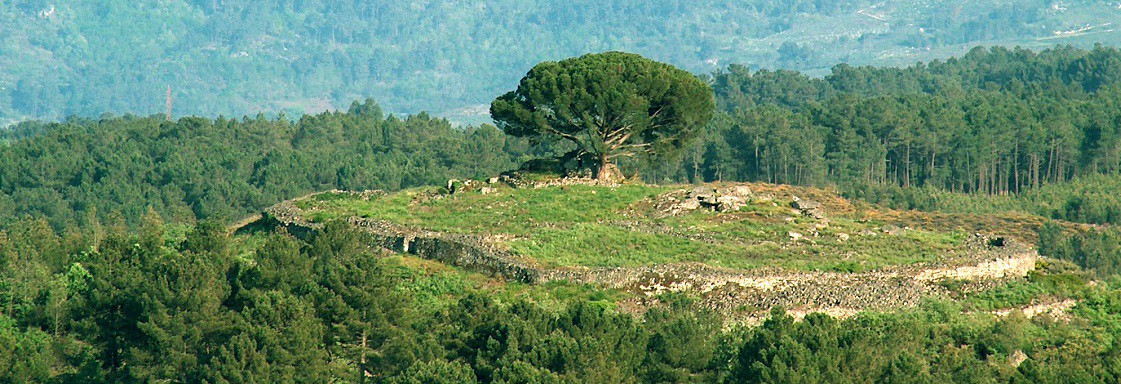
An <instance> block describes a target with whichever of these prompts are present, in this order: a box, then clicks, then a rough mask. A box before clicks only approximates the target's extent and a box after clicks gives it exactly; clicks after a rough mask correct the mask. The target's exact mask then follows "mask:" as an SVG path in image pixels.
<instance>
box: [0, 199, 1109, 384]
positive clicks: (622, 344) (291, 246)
mask: <svg viewBox="0 0 1121 384" xmlns="http://www.w3.org/2000/svg"><path fill="white" fill-rule="evenodd" d="M3 233H4V236H0V256H2V257H0V263H2V264H0V266H2V267H3V268H0V271H2V273H0V303H3V306H2V307H0V351H3V352H4V353H0V381H4V382H90V383H98V382H113V383H119V382H151V381H170V382H212V383H226V382H230V383H234V382H278V381H283V382H328V381H332V382H361V381H362V380H366V381H367V382H386V383H416V382H422V383H462V382H475V381H479V382H508V383H510V382H558V383H569V382H571V383H577V382H634V383H640V382H641V383H665V382H707V383H721V382H726V383H733V382H735V383H742V382H785V383H797V382H822V381H828V382H865V381H883V382H896V381H898V382H913V381H914V380H915V379H916V378H920V379H922V380H924V381H926V382H1006V381H1024V382H1056V381H1065V380H1071V381H1076V382H1111V381H1115V380H1117V379H1119V378H1121V377H1119V376H1118V375H1119V374H1121V372H1118V371H1117V368H1118V367H1119V366H1121V365H1119V364H1117V363H1118V362H1121V360H1119V353H1121V352H1119V349H1118V344H1117V343H1116V342H1114V341H1111V340H1117V337H1119V336H1121V334H1118V329H1121V323H1118V319H1121V316H1119V315H1121V305H1119V303H1121V294H1118V292H1117V291H1116V290H1113V289H1112V288H1109V287H1112V285H1109V286H1105V285H1099V286H1097V287H1089V286H1086V285H1085V281H1084V280H1081V279H1082V278H1081V277H1080V276H1078V275H1077V274H1075V275H1071V274H1057V275H1051V276H1040V277H1037V279H1050V281H1053V282H1054V283H1051V285H1052V286H1054V285H1055V284H1058V286H1061V287H1065V288H1062V289H1064V290H1066V291H1068V292H1069V294H1070V295H1072V296H1073V297H1076V298H1079V299H1081V300H1083V304H1081V305H1079V306H1078V307H1076V308H1075V310H1074V313H1073V314H1072V315H1071V316H1076V317H1077V320H1074V321H1065V320H1061V319H1053V318H1050V317H1048V316H1045V315H1044V316H1037V317H1035V318H1034V319H1031V320H1029V319H1026V318H1025V317H1023V316H1020V315H1012V316H1009V317H1006V318H994V317H993V316H992V315H990V314H986V313H981V314H963V312H962V307H960V306H958V305H957V304H953V303H950V302H930V303H928V304H926V305H924V306H922V307H920V308H917V309H912V310H906V311H902V312H899V313H890V314H863V315H859V316H857V317H854V318H851V319H847V320H837V319H833V318H829V317H826V316H824V315H811V316H809V317H807V318H805V319H804V320H802V321H800V322H795V321H794V320H793V319H792V318H791V317H789V316H787V315H785V314H783V313H782V312H781V310H779V311H777V312H775V314H774V316H773V317H772V318H771V319H770V320H768V321H767V322H765V323H764V324H763V325H762V326H760V327H757V328H751V329H743V328H738V327H737V328H731V329H727V330H725V328H724V325H723V323H722V321H721V319H720V318H719V317H717V316H715V315H714V314H713V313H710V312H707V311H698V310H697V309H696V308H695V307H693V306H691V305H690V304H689V300H690V299H689V298H688V297H685V296H680V295H669V296H664V297H662V298H661V299H662V300H664V302H665V303H667V305H665V306H661V307H654V308H651V309H650V310H649V311H647V312H646V313H645V314H644V315H642V316H641V317H640V318H637V319H636V318H634V317H632V316H631V315H628V314H623V313H619V312H617V311H616V310H615V309H613V308H614V307H613V304H612V301H613V299H614V298H613V297H612V296H613V295H618V293H612V292H603V291H596V290H593V289H590V288H587V287H578V286H568V285H564V284H551V285H546V286H538V287H526V286H521V285H518V284H509V285H504V284H503V283H496V282H493V281H491V280H489V279H484V278H481V277H479V276H476V275H472V274H468V273H465V272H461V271H456V270H454V269H451V268H447V267H439V266H433V265H430V264H425V262H419V261H416V260H411V259H403V258H400V257H381V256H380V255H379V254H377V253H376V252H372V251H370V250H369V249H368V248H367V247H366V246H365V244H366V243H365V240H364V239H363V237H362V235H361V234H360V233H359V232H355V231H353V230H351V229H349V228H348V227H347V226H346V225H345V224H341V223H338V222H334V223H331V224H328V225H327V227H326V229H325V230H324V231H322V232H320V233H318V234H316V235H315V236H314V237H313V238H312V239H310V241H308V242H304V241H301V240H297V239H295V238H292V237H290V236H289V235H287V234H283V233H272V232H259V233H256V234H253V235H251V237H248V238H244V237H243V238H229V237H227V236H226V235H225V231H224V229H223V227H222V226H220V225H216V223H214V222H204V223H202V224H200V225H198V226H196V227H186V228H184V227H180V226H173V225H165V224H163V223H161V222H160V219H159V216H158V215H157V214H155V213H154V212H151V213H149V214H148V215H146V217H145V219H144V223H143V225H142V228H141V229H140V230H139V231H136V232H132V233H131V234H129V233H127V232H126V230H125V229H124V228H123V227H122V226H119V225H107V226H105V227H104V228H103V229H101V230H99V231H87V232H85V233H77V232H75V233H70V234H67V235H65V236H56V235H54V234H53V233H52V231H51V230H50V229H49V227H48V226H47V225H46V223H44V222H42V221H26V222H19V223H14V224H13V225H12V228H11V229H9V230H7V231H4V232H3ZM1045 271H1046V270H1041V272H1045ZM496 284H497V285H496ZM496 287H497V288H496ZM1029 289H1032V288H1025V286H1023V285H1012V286H1009V287H1008V288H1007V289H1005V290H1004V291H1001V292H1002V293H1001V294H1000V295H999V296H993V297H989V298H985V297H979V299H981V300H984V301H980V302H978V301H976V300H975V301H973V302H970V305H971V306H973V307H982V308H983V307H985V305H986V304H985V303H1002V302H1011V303H1019V302H1020V301H1017V299H1016V298H1015V297H1022V296H1018V295H1021V293H1022V292H1025V290H1029ZM1054 289H1056V288H1045V289H1044V291H1053V290H1054ZM1037 291H1038V289H1037ZM1009 296H1013V297H1012V298H1009ZM616 298H617V297H616ZM1021 354H1022V356H1021ZM1016 356H1021V357H1023V358H1024V360H1023V361H1022V362H1021V363H1016V362H1015V361H1014V360H1013V359H1014V358H1015V357H1016Z"/></svg>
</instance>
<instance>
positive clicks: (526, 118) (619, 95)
mask: <svg viewBox="0 0 1121 384" xmlns="http://www.w3.org/2000/svg"><path fill="white" fill-rule="evenodd" d="M714 109H715V101H714V99H713V93H712V89H711V88H710V87H709V86H708V84H705V83H704V82H703V81H701V80H700V79H698V78H697V77H696V76H694V75H693V74H691V73H689V72H686V71H684V70H681V69H678V68H676V67H674V66H672V65H669V64H665V63H659V62H656V61H653V60H650V59H647V58H644V57H642V56H639V55H636V54H631V53H623V52H606V53H599V54H588V55H584V56H580V57H577V58H571V59H567V60H563V61H560V62H552V61H548V62H544V63H541V64H538V65H536V66H534V67H533V69H531V70H530V71H529V73H528V74H526V76H525V77H524V78H522V80H521V83H520V84H519V85H518V89H517V90H514V91H511V92H507V93H506V94H504V95H502V96H499V97H498V98H497V99H495V100H494V102H493V103H491V107H490V113H491V116H492V117H493V118H494V120H495V122H496V123H497V124H498V126H499V128H501V129H502V130H503V131H505V132H506V133H507V134H509V135H512V136H517V137H532V138H537V139H539V140H542V141H551V140H562V139H563V140H568V141H571V142H572V143H574V144H576V146H577V150H578V151H580V152H581V153H584V154H589V155H592V156H593V157H594V158H595V161H596V166H597V168H598V170H597V176H596V177H597V178H598V179H600V180H604V179H606V178H608V177H610V175H611V172H612V170H613V169H615V168H614V166H613V164H614V163H613V162H614V160H615V159H616V158H618V157H632V156H642V157H643V158H645V159H657V158H661V157H665V156H672V155H673V154H676V153H677V150H679V149H680V148H682V147H683V146H684V144H685V142H687V141H688V140H689V139H692V138H693V137H695V136H696V133H697V132H698V131H699V130H700V129H701V128H702V127H703V126H704V125H705V124H707V123H708V121H709V120H711V119H712V114H713V110H714Z"/></svg>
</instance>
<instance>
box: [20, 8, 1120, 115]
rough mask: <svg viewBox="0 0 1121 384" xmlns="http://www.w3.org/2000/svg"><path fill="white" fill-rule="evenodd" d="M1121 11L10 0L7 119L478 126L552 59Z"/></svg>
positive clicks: (937, 51) (997, 36) (1086, 36)
mask: <svg viewBox="0 0 1121 384" xmlns="http://www.w3.org/2000/svg"><path fill="white" fill-rule="evenodd" d="M1053 5H1057V7H1054V8H1053V7H1052V6H1053ZM1060 8H1061V9H1060ZM1118 15H1121V10H1119V9H1117V7H1116V5H1114V4H1112V2H1105V1H1089V0H1073V1H1072V0H1068V1H1063V2H1061V3H1060V2H1055V1H1051V0H1023V1H999V0H982V1H972V2H969V3H962V2H958V1H946V0H935V1H928V0H905V1H892V2H886V3H885V2H881V1H873V0H856V1H845V2H838V1H827V0H812V1H795V0H781V1H758V0H754V1H740V2H735V3H720V4H717V3H698V2H689V1H680V0H655V1H643V2H634V1H629V0H609V1H605V0H600V1H535V2H525V1H516V0H501V1H493V0H492V1H487V2H479V3H470V4H467V3H463V2H459V1H450V0H438V1H426V2H377V3H372V2H363V1H318V0H311V1H278V0H273V1H248V0H223V1H207V0H170V1H162V2H158V3H145V4H137V3H136V2H131V1H123V0H105V1H99V2H88V1H75V0H57V1H51V2H48V1H43V0H9V1H4V2H3V3H2V4H0V30H3V31H5V33H4V36H3V44H0V68H4V71H3V72H2V73H0V125H7V124H8V123H12V122H15V121H18V120H25V119H61V118H64V117H65V116H69V115H72V114H76V115H80V116H85V117H97V116H99V115H100V114H101V113H104V112H111V113H116V114H125V113H132V114H138V115H147V114H152V113H159V112H163V110H164V98H165V92H166V90H167V87H168V86H171V88H172V92H173V94H174V99H175V102H174V107H173V110H174V113H175V114H176V115H177V116H188V115H196V116H207V117H214V116H217V115H219V114H225V115H227V116H230V115H234V116H240V115H243V114H250V115H252V114H256V113H257V112H261V111H264V112H266V113H276V112H279V111H286V112H288V113H289V115H295V114H298V113H303V112H307V113H319V112H322V111H324V110H326V109H329V108H332V106H334V107H335V108H345V106H346V105H347V104H348V103H350V101H351V100H355V99H362V98H365V97H368V96H373V97H375V98H377V99H378V100H379V101H380V102H382V103H383V105H384V106H386V108H387V110H389V111H393V112H396V113H401V112H410V113H416V112H418V111H421V110H428V111H431V112H451V113H457V114H459V115H461V116H463V115H468V116H465V117H466V118H471V119H475V120H474V121H473V122H476V123H477V122H481V121H480V120H482V119H485V111H478V112H476V111H472V110H470V109H468V110H462V109H463V108H464V107H469V106H473V105H475V106H478V105H485V104H486V103H487V102H489V101H490V100H491V99H493V98H494V97H495V96H498V95H500V94H501V93H503V92H505V91H506V90H509V89H511V88H513V87H514V86H515V85H516V83H517V79H518V78H520V77H521V76H522V75H523V74H525V71H527V70H528V69H529V68H530V67H532V66H533V65H534V64H537V63H538V62H541V61H545V60H560V59H563V58H566V57H571V56H578V55H581V54H584V53H589V52H603V51H609V50H623V51H629V52H635V53H639V54H642V55H644V56H647V57H650V58H653V59H655V60H658V61H663V62H668V63H671V64H674V65H677V66H679V67H682V68H685V69H688V70H690V71H693V72H695V73H707V72H710V71H712V70H714V69H717V68H722V67H724V66H725V65H727V64H728V63H744V64H751V65H752V66H753V67H756V68H759V67H762V68H772V69H775V68H787V69H798V70H812V71H814V72H815V73H816V74H821V73H824V72H828V68H829V67H832V66H833V65H835V64H836V63H840V62H847V63H852V64H853V65H864V64H875V65H909V64H911V63H914V62H916V61H919V60H923V61H929V60H932V59H935V58H944V57H948V56H951V55H960V54H962V53H964V52H965V51H966V50H968V49H969V47H972V46H973V45H976V44H1002V45H1008V46H1014V45H1021V46H1025V47H1031V48H1036V49H1038V48H1043V47H1047V46H1050V45H1054V44H1076V45H1079V46H1082V47H1084V48H1088V47H1090V46H1091V45H1092V44H1093V42H1095V41H1097V42H1106V41H1112V42H1117V41H1118V37H1119V36H1121V34H1118V33H1116V32H1109V31H1110V30H1111V29H1112V28H1116V26H1113V27H1110V26H1103V24H1105V23H1109V22H1116V20H1117V19H1118ZM1087 26H1089V27H1092V28H1091V29H1090V30H1088V31H1083V32H1077V33H1071V34H1065V35H1055V34H1054V32H1060V31H1076V30H1079V29H1081V28H1084V27H1087ZM483 109H484V110H485V108H483ZM451 110H458V111H459V112H454V111H451ZM480 112H481V113H480Z"/></svg>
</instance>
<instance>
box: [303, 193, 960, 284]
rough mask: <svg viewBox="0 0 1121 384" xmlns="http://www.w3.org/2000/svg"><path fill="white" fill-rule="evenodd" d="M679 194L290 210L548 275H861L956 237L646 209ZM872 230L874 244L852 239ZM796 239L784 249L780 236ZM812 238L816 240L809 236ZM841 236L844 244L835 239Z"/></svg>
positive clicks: (778, 213)
mask: <svg viewBox="0 0 1121 384" xmlns="http://www.w3.org/2000/svg"><path fill="white" fill-rule="evenodd" d="M677 188H682V187H676V188H675V187H668V186H647V185H623V186H619V187H594V186H567V187H547V188H539V189H532V188H519V189H515V188H506V187H503V188H499V189H498V190H497V192H495V193H490V194H485V195H484V194H481V193H479V192H463V193H458V194H455V195H451V196H443V195H440V189H439V188H420V189H411V190H406V191H402V192H398V193H394V194H390V195H387V196H381V197H374V198H370V199H368V200H363V199H360V198H357V197H354V196H353V195H349V194H338V193H328V194H322V195H316V196H313V197H311V198H309V199H305V200H302V201H299V202H297V206H299V207H300V208H302V209H304V210H305V211H306V212H307V216H308V217H310V218H311V219H312V220H313V221H319V222H323V221H327V220H331V219H336V218H343V217H350V216H360V217H365V218H371V219H377V220H384V221H387V222H391V223H395V224H399V225H404V226H408V227H413V228H423V229H427V230H433V231H440V232H446V233H460V234H491V235H508V236H507V238H508V239H510V240H506V245H507V246H508V247H509V248H510V249H511V250H512V251H513V252H515V253H517V254H519V255H523V256H527V257H530V258H533V259H535V260H537V261H538V262H541V263H543V264H545V265H551V266H590V267H628V266H641V265H650V264H662V263H675V262H697V263H704V264H708V265H712V266H720V267H729V268H759V267H781V268H788V269H799V270H828V271H865V270H871V269H877V268H882V267H887V266H892V265H905V264H914V263H919V262H926V261H934V260H940V259H941V258H944V257H946V256H947V255H949V254H950V251H951V250H955V249H958V248H960V247H961V245H962V243H963V241H964V238H965V234H964V233H961V232H934V231H924V230H917V229H916V230H907V231H903V232H902V233H900V234H896V235H887V234H884V233H882V232H880V231H878V228H879V227H881V226H882V223H878V222H865V221H858V220H856V219H852V218H847V217H830V221H829V224H828V226H827V227H820V226H819V224H821V222H819V221H818V220H815V219H812V218H808V217H802V216H800V215H798V214H796V213H794V212H792V211H791V209H790V208H789V201H784V200H781V199H779V200H775V201H759V202H753V203H751V204H749V205H747V206H746V207H744V208H743V209H741V210H740V211H738V212H728V213H714V212H709V211H702V210H698V211H693V212H690V213H687V214H684V215H681V216H672V217H664V215H661V214H659V212H657V210H656V208H655V207H654V205H653V201H654V200H655V198H656V197H657V196H658V195H659V194H662V193H665V192H668V191H671V190H674V189H677ZM868 231H875V234H874V235H868V234H864V235H861V234H860V233H861V232H868ZM790 232H798V233H801V234H803V235H804V237H803V239H801V240H800V241H792V240H791V238H790V236H789V233H790ZM815 232H817V236H816V237H815V236H813V235H812V234H813V233H815ZM844 237H847V240H845V239H843V238H844Z"/></svg>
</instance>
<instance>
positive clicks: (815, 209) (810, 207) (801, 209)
mask: <svg viewBox="0 0 1121 384" xmlns="http://www.w3.org/2000/svg"><path fill="white" fill-rule="evenodd" d="M790 206H791V207H792V208H794V209H796V210H798V213H800V214H802V215H803V216H809V217H812V218H815V219H818V220H821V219H824V218H825V210H824V209H822V208H821V203H819V202H816V201H812V200H803V199H800V198H798V196H794V202H792V203H790Z"/></svg>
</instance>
